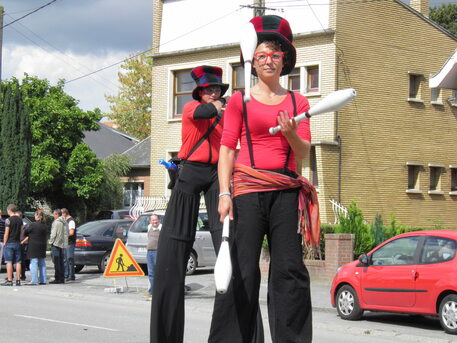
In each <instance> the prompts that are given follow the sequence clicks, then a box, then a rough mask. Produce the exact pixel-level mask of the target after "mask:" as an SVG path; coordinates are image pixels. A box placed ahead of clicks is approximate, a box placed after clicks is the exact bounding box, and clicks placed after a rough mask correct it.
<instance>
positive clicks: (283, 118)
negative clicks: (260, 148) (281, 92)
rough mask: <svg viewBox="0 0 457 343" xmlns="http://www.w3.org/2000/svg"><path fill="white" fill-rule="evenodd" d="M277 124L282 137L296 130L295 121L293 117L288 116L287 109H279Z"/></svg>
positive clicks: (294, 132) (292, 133)
mask: <svg viewBox="0 0 457 343" xmlns="http://www.w3.org/2000/svg"><path fill="white" fill-rule="evenodd" d="M278 124H279V125H280V126H281V133H282V135H283V136H284V137H286V138H287V137H290V136H291V135H294V134H296V132H297V128H298V125H297V122H296V121H295V119H294V118H290V117H289V113H288V112H287V111H279V113H278Z"/></svg>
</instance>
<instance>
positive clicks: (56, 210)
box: [53, 208, 62, 217]
mask: <svg viewBox="0 0 457 343" xmlns="http://www.w3.org/2000/svg"><path fill="white" fill-rule="evenodd" d="M53 213H55V214H58V215H59V217H60V216H61V215H62V210H61V209H60V208H56V209H55V210H54V212H53Z"/></svg>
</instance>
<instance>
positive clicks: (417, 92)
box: [408, 72, 424, 102]
mask: <svg viewBox="0 0 457 343" xmlns="http://www.w3.org/2000/svg"><path fill="white" fill-rule="evenodd" d="M423 81H424V75H423V74H421V73H413V72H410V73H409V95H408V100H409V101H419V102H422V101H423V100H422V95H421V94H422V87H423V85H422V84H423Z"/></svg>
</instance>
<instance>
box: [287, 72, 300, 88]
mask: <svg viewBox="0 0 457 343" xmlns="http://www.w3.org/2000/svg"><path fill="white" fill-rule="evenodd" d="M287 81H288V87H287V89H289V90H291V91H293V92H300V91H301V90H300V68H294V69H292V71H291V72H290V73H289V76H288V80H287Z"/></svg>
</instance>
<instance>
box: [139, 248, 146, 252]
mask: <svg viewBox="0 0 457 343" xmlns="http://www.w3.org/2000/svg"><path fill="white" fill-rule="evenodd" d="M138 252H147V249H146V248H138Z"/></svg>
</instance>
